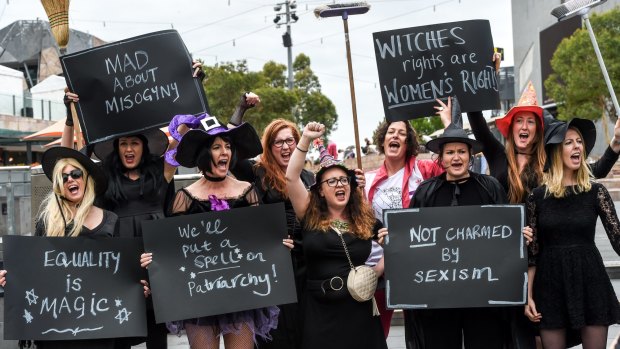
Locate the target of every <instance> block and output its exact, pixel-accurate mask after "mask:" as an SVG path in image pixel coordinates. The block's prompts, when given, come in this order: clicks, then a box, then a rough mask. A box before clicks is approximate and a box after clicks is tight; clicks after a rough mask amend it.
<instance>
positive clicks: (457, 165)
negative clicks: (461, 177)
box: [450, 162, 463, 170]
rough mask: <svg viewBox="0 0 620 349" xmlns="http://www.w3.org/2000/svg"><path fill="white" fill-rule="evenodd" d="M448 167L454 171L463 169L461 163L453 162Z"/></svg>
mask: <svg viewBox="0 0 620 349" xmlns="http://www.w3.org/2000/svg"><path fill="white" fill-rule="evenodd" d="M450 167H452V168H453V169H455V170H460V169H461V168H463V163H462V162H454V163H451V164H450Z"/></svg>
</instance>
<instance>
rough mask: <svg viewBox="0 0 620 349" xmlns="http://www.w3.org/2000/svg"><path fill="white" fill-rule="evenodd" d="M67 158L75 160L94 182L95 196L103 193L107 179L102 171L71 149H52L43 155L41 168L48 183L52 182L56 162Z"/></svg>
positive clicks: (78, 152) (89, 159)
mask: <svg viewBox="0 0 620 349" xmlns="http://www.w3.org/2000/svg"><path fill="white" fill-rule="evenodd" d="M83 150H86V148H83ZM67 158H70V159H75V160H76V161H77V162H79V163H80V165H82V167H84V169H85V170H86V172H87V173H88V175H89V176H90V177H91V178H92V179H93V181H94V182H95V194H96V195H101V194H103V193H105V191H106V189H107V188H108V178H107V177H106V175H105V173H104V172H103V169H101V167H100V166H99V165H97V164H96V163H95V162H94V161H93V160H91V158H89V157H88V156H87V155H86V154H84V153H83V152H81V151H77V150H75V149H71V148H66V147H54V148H50V149H48V150H46V151H45V152H44V153H43V157H42V159H41V167H42V168H43V173H45V176H47V178H49V180H50V181H53V178H52V176H53V173H54V166H56V163H57V162H58V160H60V159H67Z"/></svg>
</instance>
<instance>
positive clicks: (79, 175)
mask: <svg viewBox="0 0 620 349" xmlns="http://www.w3.org/2000/svg"><path fill="white" fill-rule="evenodd" d="M82 175H84V173H82V170H80V169H79V168H76V169H75V170H72V171H71V172H69V173H63V174H62V182H63V183H67V181H68V180H69V176H71V178H73V179H74V180H75V179H80V178H82Z"/></svg>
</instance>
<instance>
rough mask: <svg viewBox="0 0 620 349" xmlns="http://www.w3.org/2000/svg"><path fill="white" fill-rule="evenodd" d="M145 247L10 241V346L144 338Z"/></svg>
mask: <svg viewBox="0 0 620 349" xmlns="http://www.w3.org/2000/svg"><path fill="white" fill-rule="evenodd" d="M140 245H141V244H140V241H139V240H137V239H125V238H109V239H106V238H103V239H90V238H83V237H75V238H58V237H56V238H50V237H32V236H5V237H4V267H5V268H6V270H7V271H8V274H7V283H6V286H5V287H4V290H5V291H4V292H5V293H4V294H5V296H4V321H5V323H4V338H5V339H34V340H63V339H69V340H71V339H94V338H119V337H134V336H138V337H142V336H145V335H146V315H145V314H146V305H145V300H144V293H143V289H142V284H140V280H141V279H144V276H145V275H144V271H143V270H142V269H141V268H140V265H139V263H138V261H139V259H140V252H138V251H140V250H141V247H140Z"/></svg>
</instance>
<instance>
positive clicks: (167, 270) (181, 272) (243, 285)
mask: <svg viewBox="0 0 620 349" xmlns="http://www.w3.org/2000/svg"><path fill="white" fill-rule="evenodd" d="M142 226H143V229H142V231H143V232H144V249H145V251H148V252H152V253H153V262H152V263H151V265H150V266H149V268H148V272H149V278H150V282H151V287H152V291H153V304H154V307H155V319H156V320H157V322H158V323H160V322H164V321H172V320H182V319H188V318H195V317H200V316H208V315H216V314H225V313H230V312H235V311H241V310H249V309H256V308H262V307H265V306H271V305H278V304H286V303H294V302H296V301H297V297H296V294H295V281H294V276H293V268H292V262H291V254H290V251H289V249H288V248H286V247H285V246H284V245H283V244H282V239H283V238H285V237H286V235H287V230H286V221H285V213H284V204H282V203H279V204H271V205H261V206H256V207H247V208H237V209H234V210H228V211H218V212H209V213H200V214H194V215H187V216H179V217H173V218H166V219H163V220H162V219H160V220H157V221H147V222H143V223H142ZM170 300H174V301H172V302H171V301H170Z"/></svg>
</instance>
